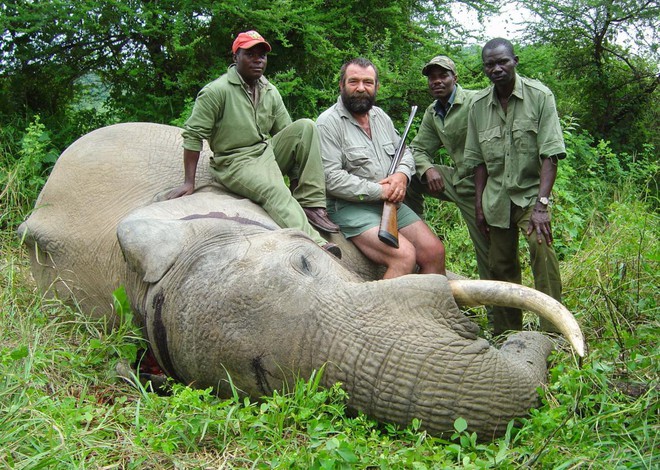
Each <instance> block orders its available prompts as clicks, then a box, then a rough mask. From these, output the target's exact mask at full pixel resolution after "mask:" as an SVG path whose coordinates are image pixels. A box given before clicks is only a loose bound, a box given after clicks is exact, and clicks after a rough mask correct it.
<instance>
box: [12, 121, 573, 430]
mask: <svg viewBox="0 0 660 470" xmlns="http://www.w3.org/2000/svg"><path fill="white" fill-rule="evenodd" d="M181 145H182V141H181V137H180V129H178V128H176V127H173V126H167V125H161V124H153V123H123V124H115V125H111V126H108V127H103V128H101V129H97V130H94V131H92V132H91V133H89V134H87V135H84V136H82V137H81V138H79V139H78V140H77V141H75V142H74V143H73V144H72V145H71V146H70V147H68V148H67V149H66V150H65V151H64V152H63V153H62V155H61V156H60V158H59V159H58V160H57V162H56V164H55V166H54V168H53V170H52V172H51V174H50V176H49V177H48V180H47V182H46V184H45V185H44V187H43V189H42V192H41V193H40V195H39V198H38V200H37V202H36V206H35V210H34V211H33V212H32V214H31V215H30V216H29V218H28V219H27V220H26V221H25V222H23V224H21V226H20V227H19V230H18V231H19V235H20V237H21V238H22V240H23V242H24V244H25V246H26V247H27V252H28V253H29V256H30V262H31V270H32V273H33V277H34V279H35V281H36V283H37V286H38V288H39V289H40V290H41V291H43V292H44V293H45V294H47V295H53V296H57V297H59V298H62V299H64V300H69V301H72V302H75V304H76V305H77V306H78V307H79V308H80V309H81V311H82V312H83V313H84V314H86V315H88V316H90V317H93V318H105V319H106V320H108V324H109V325H113V324H115V322H116V321H117V314H116V312H114V311H113V302H112V293H113V291H114V290H115V289H117V288H118V287H120V286H124V288H125V290H126V293H127V297H128V299H129V301H130V304H131V307H132V308H133V310H134V312H135V316H136V321H137V322H139V326H140V327H141V328H142V331H143V333H144V336H145V339H146V340H147V341H148V343H149V345H150V346H149V347H150V349H151V350H152V352H153V354H154V356H155V358H156V359H157V361H158V363H159V365H160V366H161V367H162V369H163V370H164V371H165V373H166V374H167V375H168V376H169V377H172V378H173V379H174V380H177V381H180V382H183V383H186V384H190V385H191V386H194V387H204V388H206V387H213V388H214V390H215V391H216V393H217V394H218V395H220V396H228V395H230V394H231V393H232V392H233V391H235V390H238V391H239V393H241V394H244V395H245V396H250V397H254V398H255V399H259V398H260V397H263V396H266V395H269V394H272V393H273V391H275V390H282V389H286V388H287V387H292V386H293V384H294V383H295V381H296V380H297V379H299V378H309V377H310V376H311V375H312V374H313V373H314V371H318V370H321V369H322V368H323V370H324V371H323V377H322V384H323V385H324V386H331V385H333V384H335V383H337V382H339V383H341V384H342V387H343V388H344V389H345V390H346V391H347V395H348V401H347V409H348V410H349V411H350V412H363V413H365V414H366V415H367V416H369V417H371V418H373V419H375V420H378V421H381V422H389V423H395V424H398V425H401V426H406V425H408V424H409V423H411V422H412V420H413V419H418V420H420V421H421V427H422V429H424V430H426V431H428V432H429V433H432V434H434V435H441V434H442V433H444V432H448V431H452V430H453V423H454V421H455V420H456V418H458V417H463V418H465V419H466V420H467V422H468V429H470V430H471V431H475V432H477V433H478V435H479V436H481V437H486V438H490V437H495V436H499V435H501V434H502V433H503V432H504V431H505V430H506V426H507V423H508V422H509V421H510V420H511V419H513V418H516V417H521V416H525V415H526V414H527V413H528V412H529V409H530V408H532V407H534V406H537V404H538V393H537V387H539V386H540V385H541V384H543V383H544V382H545V381H546V375H547V358H548V355H549V353H550V352H551V350H552V349H553V347H554V344H553V341H552V340H551V339H550V338H549V337H548V336H547V335H544V334H541V333H538V332H529V331H527V332H519V333H516V334H513V335H511V336H510V337H509V338H508V340H507V341H506V342H505V343H504V344H503V346H501V347H500V348H499V349H497V348H495V347H493V346H492V345H491V344H490V343H489V342H488V341H486V340H485V339H483V338H481V337H479V336H478V326H477V325H476V324H475V323H473V322H472V321H471V320H470V319H468V317H466V316H465V315H464V314H463V313H462V312H461V310H460V309H459V306H458V305H459V304H460V305H480V304H484V303H489V304H495V305H499V304H501V305H509V306H518V307H521V308H526V309H530V310H533V311H535V312H537V313H538V314H539V315H543V316H544V317H546V318H548V319H550V320H551V321H553V322H554V324H555V325H556V326H557V328H559V330H560V331H561V332H562V333H563V334H564V336H565V337H566V339H567V340H568V341H569V342H570V343H571V345H572V346H573V348H574V349H575V350H576V351H577V353H578V354H580V355H582V354H584V342H583V337H582V333H581V331H580V328H579V326H578V324H577V322H576V320H575V319H574V317H573V316H572V315H571V313H570V312H569V311H568V310H567V309H566V308H564V307H563V306H562V305H561V304H560V303H559V302H556V301H554V300H553V299H551V298H549V297H547V296H545V295H543V294H540V293H538V292H537V291H535V290H533V289H530V288H524V287H522V286H518V285H513V284H507V283H501V282H494V281H479V280H468V279H460V278H458V277H457V276H455V278H454V279H448V277H446V276H442V275H420V274H410V275H406V276H402V277H399V278H396V279H390V280H381V279H379V278H380V276H381V275H382V269H381V268H379V267H377V266H374V265H373V264H371V263H370V262H369V261H368V260H366V258H364V257H363V256H362V255H361V254H360V252H359V251H358V250H357V249H356V248H355V247H354V246H353V245H352V243H351V242H350V241H348V240H346V239H344V238H343V236H341V235H340V234H332V235H329V236H328V239H329V240H330V241H333V242H335V243H338V244H339V245H340V246H341V249H342V252H343V256H342V258H341V259H337V258H336V257H334V256H332V255H330V254H329V253H327V252H325V251H324V250H323V249H321V248H320V247H319V246H318V245H317V244H316V243H314V242H313V241H312V240H311V239H310V238H309V237H307V236H306V235H305V234H304V233H303V232H301V231H298V230H295V229H282V228H280V227H278V226H277V225H276V224H275V223H274V222H273V220H272V219H271V218H270V217H269V216H268V215H267V214H266V212H265V211H264V210H263V209H262V208H261V207H259V206H258V205H256V204H254V203H252V202H251V201H249V200H247V199H245V198H242V197H239V196H237V195H235V194H231V193H230V192H228V191H227V190H226V189H225V188H224V187H223V186H222V185H221V184H219V183H216V182H214V180H213V178H212V177H211V176H210V173H209V169H208V166H209V158H208V157H209V156H210V152H209V150H208V148H206V147H205V148H204V151H203V154H202V156H203V158H201V159H200V162H199V164H198V170H197V184H196V188H197V189H196V191H195V193H193V194H192V195H189V196H184V197H182V198H178V199H173V200H167V198H166V195H167V193H168V192H169V190H170V189H171V188H174V187H176V186H177V185H178V184H179V183H180V182H181V179H182V178H183V167H182V158H181V155H182V146H181Z"/></svg>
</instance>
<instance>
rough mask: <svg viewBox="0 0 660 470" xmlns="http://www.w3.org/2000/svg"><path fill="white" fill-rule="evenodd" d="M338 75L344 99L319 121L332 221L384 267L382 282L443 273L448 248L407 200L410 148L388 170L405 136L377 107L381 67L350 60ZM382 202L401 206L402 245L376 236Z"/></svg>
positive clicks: (412, 163) (411, 167)
mask: <svg viewBox="0 0 660 470" xmlns="http://www.w3.org/2000/svg"><path fill="white" fill-rule="evenodd" d="M339 75H340V76H339V90H340V96H339V99H338V100H337V103H335V104H334V105H333V106H331V107H330V108H329V109H327V110H326V111H324V112H323V113H322V114H321V115H320V116H319V117H318V119H317V121H316V125H317V127H318V131H319V136H320V138H321V158H322V161H323V168H324V170H325V182H326V197H327V204H326V206H327V211H328V215H329V216H330V219H331V220H332V221H333V222H334V223H336V224H337V225H339V228H340V230H341V232H342V233H343V234H344V236H345V237H346V238H348V239H350V240H351V241H352V242H353V243H355V246H357V248H358V249H359V250H360V251H361V252H362V253H363V254H364V255H365V256H366V257H367V258H369V259H371V260H372V261H373V262H375V263H377V264H380V265H382V266H385V267H386V271H385V275H384V279H388V278H393V277H397V276H403V275H405V274H411V273H413V272H416V269H419V271H418V272H419V273H420V274H426V273H429V274H445V250H444V245H443V244H442V242H441V241H440V240H439V239H438V237H436V236H435V234H434V233H433V232H432V231H431V229H430V228H429V227H428V226H427V225H426V224H425V223H424V221H422V220H421V219H420V218H419V216H418V215H416V214H415V213H414V212H413V211H412V210H411V209H410V208H409V207H408V206H406V205H405V204H403V203H402V201H403V200H404V198H405V196H406V189H407V186H408V184H409V182H410V179H411V176H412V175H413V174H414V173H415V161H414V160H413V157H412V154H411V153H410V151H408V150H406V151H405V153H404V155H403V158H402V159H401V162H400V164H399V166H398V167H397V168H396V169H395V172H394V173H393V174H392V175H388V170H389V168H390V165H391V163H392V159H393V158H394V154H395V152H396V148H397V147H398V145H399V143H400V141H401V137H400V136H399V134H398V132H397V131H396V129H395V127H394V124H393V123H392V120H391V119H390V117H389V116H388V115H387V114H386V113H385V112H384V111H383V110H382V109H380V108H378V107H377V106H374V104H375V102H376V94H377V92H378V87H379V83H378V71H377V69H376V67H375V65H374V64H373V63H371V62H370V61H369V60H367V59H364V58H356V59H353V60H350V61H349V62H347V63H345V64H344V65H343V66H342V67H341V70H340V74H339ZM384 201H389V202H391V203H394V204H399V207H398V210H397V219H398V224H399V225H398V229H399V248H394V247H391V246H389V245H387V244H385V243H383V242H382V241H380V239H379V238H378V229H379V225H380V217H381V213H382V209H383V202H384Z"/></svg>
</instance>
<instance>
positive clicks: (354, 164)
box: [344, 146, 374, 179]
mask: <svg viewBox="0 0 660 470" xmlns="http://www.w3.org/2000/svg"><path fill="white" fill-rule="evenodd" d="M344 155H345V156H346V162H345V168H344V169H345V170H346V171H347V172H348V173H350V174H351V175H356V176H360V177H362V178H367V179H371V178H370V176H371V175H372V172H373V168H374V161H373V155H372V152H370V151H369V149H368V148H367V147H365V146H353V147H347V148H345V149H344Z"/></svg>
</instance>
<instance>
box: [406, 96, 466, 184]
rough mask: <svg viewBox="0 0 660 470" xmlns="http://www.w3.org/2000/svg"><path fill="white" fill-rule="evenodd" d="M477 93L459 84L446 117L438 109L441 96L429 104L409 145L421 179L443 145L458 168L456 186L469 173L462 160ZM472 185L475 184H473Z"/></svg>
mask: <svg viewBox="0 0 660 470" xmlns="http://www.w3.org/2000/svg"><path fill="white" fill-rule="evenodd" d="M477 93H478V92H477V91H473V90H464V89H463V88H462V87H461V86H459V85H458V84H457V85H456V87H455V88H454V92H453V93H452V97H453V102H452V100H451V98H450V103H451V105H450V107H449V110H448V111H447V113H446V114H445V117H444V119H443V118H441V116H439V115H438V113H437V107H438V104H439V100H436V101H434V102H433V103H431V104H430V105H429V107H428V108H426V111H425V112H424V117H423V118H422V124H421V125H420V126H419V129H418V130H417V135H416V136H415V138H414V139H413V141H412V142H411V143H410V149H411V150H412V154H413V157H414V158H415V165H416V166H417V169H416V172H417V176H418V177H419V178H420V179H421V178H422V177H423V176H424V173H426V170H428V169H429V168H431V167H432V166H433V164H434V163H435V159H436V157H437V156H438V150H439V149H440V148H441V147H444V148H445V150H447V153H448V154H449V157H450V158H451V159H452V161H453V162H454V167H455V168H456V171H455V172H454V177H453V179H454V180H453V181H452V182H451V183H452V184H453V185H454V186H456V185H457V184H459V182H460V181H461V180H462V179H464V178H466V177H469V176H470V174H469V172H468V169H467V168H466V167H465V164H464V163H463V153H464V149H465V136H466V134H467V121H468V111H469V110H470V105H471V104H472V100H473V99H474V97H475V96H476V94H477ZM471 186H473V185H472V184H471Z"/></svg>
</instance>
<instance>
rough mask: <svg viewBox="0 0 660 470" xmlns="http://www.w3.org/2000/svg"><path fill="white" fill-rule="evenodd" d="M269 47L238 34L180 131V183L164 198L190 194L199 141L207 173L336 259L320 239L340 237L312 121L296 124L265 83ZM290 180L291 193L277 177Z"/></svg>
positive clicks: (258, 38) (254, 35)
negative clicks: (223, 67)
mask: <svg viewBox="0 0 660 470" xmlns="http://www.w3.org/2000/svg"><path fill="white" fill-rule="evenodd" d="M270 51H271V46H270V44H268V42H267V41H266V40H265V39H264V38H263V37H262V36H261V35H260V34H259V33H257V32H256V31H246V32H243V33H240V34H239V35H238V36H237V37H236V39H235V41H234V43H233V46H232V52H233V54H234V56H233V58H234V63H233V64H232V65H230V66H229V69H228V70H227V73H226V74H224V75H222V76H221V77H220V78H218V79H216V80H214V81H213V82H211V83H209V84H208V85H206V86H205V87H204V88H203V89H202V90H201V91H200V92H199V94H198V95H197V99H196V100H195V105H194V107H193V110H192V114H191V116H190V117H189V118H188V120H187V121H186V123H185V125H184V130H183V132H182V136H183V149H184V150H183V155H184V170H185V180H184V183H183V184H182V185H181V186H179V187H178V188H175V189H174V190H172V191H171V192H170V194H169V196H168V197H169V198H170V199H172V198H175V197H180V196H185V195H188V194H192V193H193V191H194V189H195V174H196V169H197V162H198V160H199V155H200V151H201V150H202V141H203V140H207V141H208V143H209V147H210V148H211V151H212V152H213V156H212V157H211V167H210V169H211V173H212V174H213V176H214V177H215V178H216V179H217V180H218V181H219V182H220V183H222V185H224V186H225V187H226V188H227V189H229V190H230V191H232V192H234V193H236V194H239V195H241V196H244V197H247V198H249V199H250V200H252V201H254V202H255V203H257V204H259V205H261V206H262V207H263V208H264V210H265V211H266V212H267V213H268V214H269V215H270V216H271V217H272V218H273V220H274V221H275V222H276V223H277V224H278V225H279V226H280V227H283V228H297V229H299V230H302V231H303V232H304V233H306V234H307V235H308V236H309V237H310V238H311V239H312V240H314V241H315V242H316V243H317V244H318V245H319V246H321V247H322V248H323V249H325V250H326V251H328V252H330V253H332V254H333V255H335V256H337V257H341V251H340V249H339V247H338V246H337V245H335V244H334V243H328V242H327V241H326V240H325V239H324V238H323V237H322V236H321V235H320V234H319V232H318V231H317V230H316V229H314V228H313V227H312V225H314V226H315V227H316V228H317V229H319V230H323V231H325V232H338V231H339V227H337V225H335V224H334V223H333V222H332V221H331V220H330V219H329V218H328V215H327V213H326V210H325V204H326V199H325V176H324V172H323V165H322V163H321V148H320V143H319V137H318V132H317V129H316V125H315V123H314V121H312V120H310V119H300V120H298V121H296V122H294V123H292V122H291V117H290V116H289V113H288V111H287V110H286V108H285V106H284V103H283V101H282V97H281V96H280V94H279V92H278V91H277V89H276V88H275V87H274V86H273V85H272V84H271V83H270V82H269V81H268V80H266V78H264V76H263V74H264V71H265V70H266V63H267V54H268V52H270ZM290 172H293V174H292V175H291V178H292V181H294V180H295V184H292V187H291V189H290V188H289V187H287V186H286V184H285V181H284V178H283V174H287V173H290Z"/></svg>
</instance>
